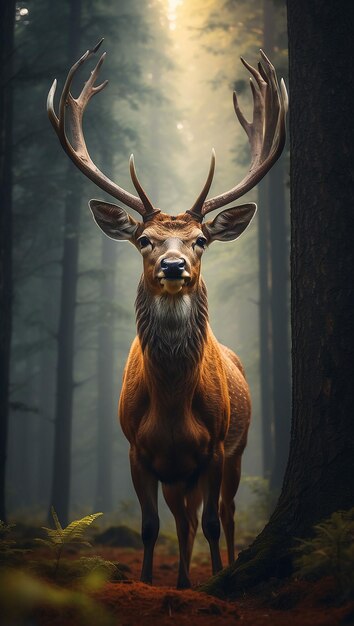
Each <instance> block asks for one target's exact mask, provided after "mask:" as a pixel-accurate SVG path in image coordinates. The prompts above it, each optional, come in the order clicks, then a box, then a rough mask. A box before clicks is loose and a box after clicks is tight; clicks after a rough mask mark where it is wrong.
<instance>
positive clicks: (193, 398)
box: [119, 280, 250, 484]
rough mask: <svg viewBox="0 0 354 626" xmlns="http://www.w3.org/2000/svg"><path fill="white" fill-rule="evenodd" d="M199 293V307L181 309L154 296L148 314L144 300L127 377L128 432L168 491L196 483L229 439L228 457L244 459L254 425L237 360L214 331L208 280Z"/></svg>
mask: <svg viewBox="0 0 354 626" xmlns="http://www.w3.org/2000/svg"><path fill="white" fill-rule="evenodd" d="M142 283H143V281H142ZM142 283H141V284H140V287H139V291H141V290H144V287H143V284H142ZM199 290H200V291H201V292H202V296H201V294H200V293H197V294H196V296H195V299H196V300H197V302H195V303H193V304H192V303H190V302H188V299H189V297H186V296H183V295H182V296H180V297H179V300H181V301H180V302H178V301H177V302H175V300H176V298H173V300H172V302H170V301H169V300H170V298H169V297H168V296H167V297H165V298H162V297H161V296H154V298H155V299H156V300H157V302H155V303H154V304H150V306H149V308H147V303H148V298H146V297H143V298H141V297H140V294H139V296H138V301H139V304H138V306H137V320H138V330H139V326H140V324H139V321H140V323H141V322H142V321H143V322H144V324H146V327H145V328H146V332H145V333H144V332H143V331H141V333H139V335H138V337H137V338H136V339H135V341H134V343H133V345H132V348H131V351H130V354H129V357H128V362H127V365H126V369H125V373H124V378H123V387H122V393H121V398H120V405H119V416H120V422H121V426H122V430H123V432H124V434H125V436H126V437H127V439H128V441H129V442H130V444H131V446H133V447H134V448H135V450H136V451H135V453H134V454H135V455H136V456H137V457H139V459H140V460H141V462H142V464H143V465H145V466H146V467H148V468H149V471H151V472H152V473H153V474H154V475H156V477H157V479H158V480H159V481H161V482H163V483H167V484H169V483H174V482H183V481H184V482H185V483H186V484H195V483H196V482H197V480H198V478H199V474H200V473H201V471H202V469H203V468H205V467H206V466H207V465H208V463H209V461H210V458H211V457H212V456H213V453H214V450H215V446H216V445H217V444H218V443H219V442H224V441H225V437H226V435H227V433H229V438H227V437H226V441H225V446H226V450H225V452H226V455H228V454H229V455H232V454H234V453H235V452H236V453H237V454H242V452H243V449H244V447H245V444H246V438H247V429H248V425H249V420H250V399H249V393H248V387H247V383H246V381H245V378H244V375H243V372H242V371H241V370H240V369H239V367H240V366H238V365H236V363H239V362H238V359H237V357H236V355H233V353H232V352H231V351H230V350H228V349H227V348H225V347H224V346H221V345H220V344H219V343H218V342H217V340H216V339H215V337H214V335H213V333H212V331H211V328H210V326H209V323H208V319H207V303H206V292H205V286H204V284H203V282H202V280H201V284H200V288H199V289H198V292H199ZM141 300H145V306H146V308H144V310H140V306H141V303H140V301H141ZM198 300H202V311H200V309H199V306H200V304H199V302H198ZM174 309H175V310H174ZM194 309H195V310H194ZM150 317H155V319H154V320H153V321H152V320H151V321H150V319H149V318H150ZM156 324H158V326H159V330H158V331H157V332H156V331H155V329H154V326H155V325H156ZM161 334H164V338H163V339H162V340H161V339H160V335H161ZM146 335H150V337H149V336H146ZM142 346H144V349H143V348H142ZM205 390H207V394H206V391H205ZM162 444H163V445H162Z"/></svg>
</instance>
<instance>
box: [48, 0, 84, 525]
mask: <svg viewBox="0 0 354 626" xmlns="http://www.w3.org/2000/svg"><path fill="white" fill-rule="evenodd" d="M80 18H81V0H70V19H69V45H68V52H69V58H70V62H74V60H76V59H77V58H78V57H79V56H80ZM66 185H67V193H66V200H65V216H64V244H63V246H64V247H63V261H62V278H61V296H60V312H59V329H58V362H57V383H56V387H57V394H56V407H55V435H54V465H53V482H52V504H53V506H54V508H55V510H56V511H57V514H58V516H59V519H60V521H61V523H62V524H67V523H68V518H69V502H70V478H71V428H72V410H73V392H74V334H75V303H76V288H77V272H78V257H79V224H80V204H81V181H80V179H79V178H78V177H77V176H76V172H75V170H74V169H73V165H72V163H68V174H67V178H66Z"/></svg>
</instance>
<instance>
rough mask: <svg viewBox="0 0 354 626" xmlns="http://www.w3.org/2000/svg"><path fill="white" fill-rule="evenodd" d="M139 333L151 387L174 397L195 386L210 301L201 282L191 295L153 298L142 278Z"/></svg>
mask: <svg viewBox="0 0 354 626" xmlns="http://www.w3.org/2000/svg"><path fill="white" fill-rule="evenodd" d="M135 305H136V320H137V331H138V336H139V339H140V344H141V348H142V351H143V355H144V365H145V368H146V369H147V371H148V374H149V379H150V380H151V381H152V384H156V385H158V387H159V389H160V392H161V390H166V391H167V392H169V393H170V395H171V390H172V392H173V393H172V395H173V397H174V401H176V398H177V396H178V394H179V393H181V394H183V396H184V397H185V396H186V391H188V389H189V387H191V386H192V387H193V386H194V387H195V385H196V381H197V374H198V370H199V364H200V362H201V359H202V356H203V352H204V344H205V340H206V335H207V328H208V301H207V290H206V286H205V283H204V281H203V280H202V279H200V282H199V285H198V287H197V289H196V290H195V291H194V292H192V293H190V294H183V295H178V296H173V297H171V296H170V295H168V294H166V295H152V294H151V293H149V291H148V290H147V288H146V286H145V281H144V277H142V278H141V281H140V283H139V287H138V294H137V299H136V303H135Z"/></svg>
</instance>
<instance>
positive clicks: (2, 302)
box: [0, 0, 16, 520]
mask: <svg viewBox="0 0 354 626" xmlns="http://www.w3.org/2000/svg"><path fill="white" fill-rule="evenodd" d="M15 7H16V3H15V2H14V1H13V0H7V2H1V6H0V315H1V318H0V519H2V520H5V519H6V505H5V472H6V458H7V433H8V414H9V381H10V349H11V318H12V74H13V48H14V24H15Z"/></svg>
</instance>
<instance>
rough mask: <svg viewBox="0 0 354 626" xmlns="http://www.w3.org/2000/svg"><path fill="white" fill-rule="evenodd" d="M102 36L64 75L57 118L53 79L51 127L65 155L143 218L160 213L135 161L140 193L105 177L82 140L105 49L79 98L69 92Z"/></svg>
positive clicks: (132, 165) (136, 184)
mask: <svg viewBox="0 0 354 626" xmlns="http://www.w3.org/2000/svg"><path fill="white" fill-rule="evenodd" d="M102 42H103V39H101V41H99V42H98V44H97V45H96V46H95V47H94V48H92V49H91V50H87V52H85V54H83V56H82V57H81V58H80V59H79V60H78V61H77V62H76V63H75V64H74V65H73V66H72V68H71V69H70V71H69V73H68V76H67V78H66V81H65V84H64V88H63V91H62V94H61V97H60V103H59V117H58V116H57V115H56V113H55V109H54V95H55V92H56V87H57V81H56V79H55V80H54V82H53V84H52V87H51V89H50V91H49V93H48V100H47V111H48V116H49V119H50V121H51V123H52V125H53V127H54V130H55V132H56V134H57V135H58V137H59V140H60V143H61V145H62V146H63V148H64V150H65V152H66V154H67V155H68V156H69V157H70V159H71V160H72V161H73V162H74V163H75V165H76V166H77V167H78V168H79V169H80V170H81V171H82V172H83V173H84V174H85V175H86V176H87V177H88V178H89V179H90V180H92V181H93V182H94V183H96V185H98V186H99V187H101V189H103V190H104V191H106V192H107V193H109V194H110V195H111V196H113V198H116V199H117V200H120V201H121V202H124V204H126V205H127V206H129V207H130V208H131V209H134V210H135V211H137V212H138V213H140V215H142V216H143V219H144V220H147V219H150V218H151V217H152V215H154V214H155V213H158V212H159V209H155V208H154V207H153V205H152V203H151V202H150V200H149V198H148V197H147V195H146V193H145V191H144V190H143V188H142V186H141V185H140V183H139V181H138V178H137V175H136V172H135V167H134V161H133V160H131V174H132V179H133V183H134V186H135V188H136V190H137V192H138V194H139V196H140V198H138V197H137V196H133V195H132V194H131V193H129V192H128V191H125V189H122V187H119V185H116V183H114V182H113V181H112V180H110V179H109V178H107V176H105V175H104V174H103V173H102V172H101V171H100V170H99V169H98V167H97V166H96V165H95V164H94V162H93V161H92V159H91V157H90V155H89V153H88V150H87V147H86V142H85V139H84V134H83V130H82V118H83V115H84V111H85V109H86V106H87V104H88V102H89V101H90V100H91V98H92V96H94V95H95V94H97V93H99V92H100V91H102V89H104V88H105V87H106V85H107V83H108V81H107V80H105V81H104V82H103V83H101V84H100V85H97V86H96V87H95V86H94V83H95V81H96V79H97V76H98V73H99V70H100V68H101V65H102V63H103V61H104V59H105V56H106V53H105V52H104V53H103V54H102V56H101V58H100V59H99V61H98V63H97V65H96V67H95V68H94V70H93V71H92V72H91V76H90V78H89V79H88V81H87V82H86V83H85V85H84V87H83V89H82V91H81V93H80V95H79V97H78V98H74V97H73V96H72V94H71V93H70V87H71V83H72V81H73V78H74V76H75V74H76V72H77V70H78V69H79V67H81V65H83V64H84V63H85V62H86V61H87V60H88V59H89V58H90V57H91V56H92V55H94V54H95V53H96V52H97V50H98V49H99V47H100V46H101V44H102ZM66 112H68V114H69V115H68V120H67V119H66ZM66 122H68V126H69V128H70V131H71V142H70V141H69V139H68V137H67V134H66V130H65V127H66Z"/></svg>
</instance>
